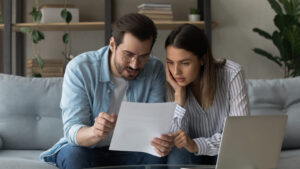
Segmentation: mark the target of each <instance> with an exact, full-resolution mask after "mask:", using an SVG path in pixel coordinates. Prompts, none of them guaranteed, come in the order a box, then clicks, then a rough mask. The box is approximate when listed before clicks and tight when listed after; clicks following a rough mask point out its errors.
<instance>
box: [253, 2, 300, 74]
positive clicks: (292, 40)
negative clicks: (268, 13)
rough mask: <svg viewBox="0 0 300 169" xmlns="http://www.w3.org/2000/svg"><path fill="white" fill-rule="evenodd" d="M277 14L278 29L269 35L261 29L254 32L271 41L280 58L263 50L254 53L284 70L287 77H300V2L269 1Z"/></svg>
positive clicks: (275, 20) (276, 23) (255, 49)
mask: <svg viewBox="0 0 300 169" xmlns="http://www.w3.org/2000/svg"><path fill="white" fill-rule="evenodd" d="M268 1H269V3H270V5H271V7H272V9H273V10H274V11H275V12H276V15H275V17H274V24H275V25H276V27H277V28H278V30H275V31H274V32H273V33H272V34H269V33H267V32H265V31H263V30H261V29H259V28H254V29H253V31H254V32H256V33H258V34H259V35H261V36H263V37H264V38H266V39H268V40H271V41H272V42H273V44H274V45H275V46H276V48H277V49H278V50H279V54H280V56H276V55H273V54H271V53H269V52H267V51H265V50H263V49H260V48H254V49H253V51H254V52H255V53H257V54H259V55H262V56H264V57H266V58H268V59H270V60H272V61H274V62H275V63H276V64H278V65H279V66H280V67H281V68H283V70H284V76H285V77H295V76H299V75H300V23H299V20H300V1H299V0H268Z"/></svg>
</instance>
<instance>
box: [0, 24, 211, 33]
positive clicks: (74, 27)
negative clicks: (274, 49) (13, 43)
mask: <svg viewBox="0 0 300 169" xmlns="http://www.w3.org/2000/svg"><path fill="white" fill-rule="evenodd" d="M186 23H188V24H194V25H196V26H198V27H199V28H201V29H203V28H204V22H203V21H197V22H190V21H155V24H156V26H157V29H164V30H167V29H168V30H172V29H174V28H176V27H177V26H179V25H182V24H186ZM216 25H217V24H216V23H214V22H213V23H212V28H214V27H216ZM22 27H29V28H36V29H38V30H41V31H65V30H66V29H69V30H71V31H89V30H104V27H105V23H104V22H76V23H70V24H66V23H41V24H36V23H17V24H14V25H13V26H12V28H13V31H17V32H18V31H20V29H21V28H22ZM3 29H4V25H3V24H0V30H3Z"/></svg>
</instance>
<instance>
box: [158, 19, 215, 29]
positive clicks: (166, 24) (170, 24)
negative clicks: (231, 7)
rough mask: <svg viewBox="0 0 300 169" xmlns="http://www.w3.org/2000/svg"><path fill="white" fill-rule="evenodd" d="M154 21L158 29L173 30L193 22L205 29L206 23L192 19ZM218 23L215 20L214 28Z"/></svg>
mask: <svg viewBox="0 0 300 169" xmlns="http://www.w3.org/2000/svg"><path fill="white" fill-rule="evenodd" d="M154 23H155V24H156V26H157V29H169V30H172V29H174V28H176V27H178V26H179V25H182V24H193V25H196V26H197V27H199V28H201V29H204V25H205V24H204V21H196V22H191V21H154ZM216 25H217V24H216V23H215V22H213V23H212V28H215V27H216Z"/></svg>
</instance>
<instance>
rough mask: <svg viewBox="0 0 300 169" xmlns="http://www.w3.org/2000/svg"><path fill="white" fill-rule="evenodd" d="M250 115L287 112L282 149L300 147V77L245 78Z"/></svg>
mask: <svg viewBox="0 0 300 169" xmlns="http://www.w3.org/2000/svg"><path fill="white" fill-rule="evenodd" d="M247 85H248V94H249V101H250V110H251V115H267V114H287V115H288V122H287V128H286V135H285V138H284V142H283V149H293V148H300V134H299V131H300V123H299V121H300V77H297V78H287V79H274V80H247Z"/></svg>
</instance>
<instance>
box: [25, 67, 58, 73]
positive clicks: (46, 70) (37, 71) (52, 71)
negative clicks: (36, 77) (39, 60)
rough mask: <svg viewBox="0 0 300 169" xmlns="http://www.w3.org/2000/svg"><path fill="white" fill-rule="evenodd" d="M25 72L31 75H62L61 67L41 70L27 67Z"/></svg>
mask: <svg viewBox="0 0 300 169" xmlns="http://www.w3.org/2000/svg"><path fill="white" fill-rule="evenodd" d="M27 72H29V73H32V72H35V73H42V72H44V73H63V72H64V68H63V67H44V68H43V69H42V68H40V67H27Z"/></svg>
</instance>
